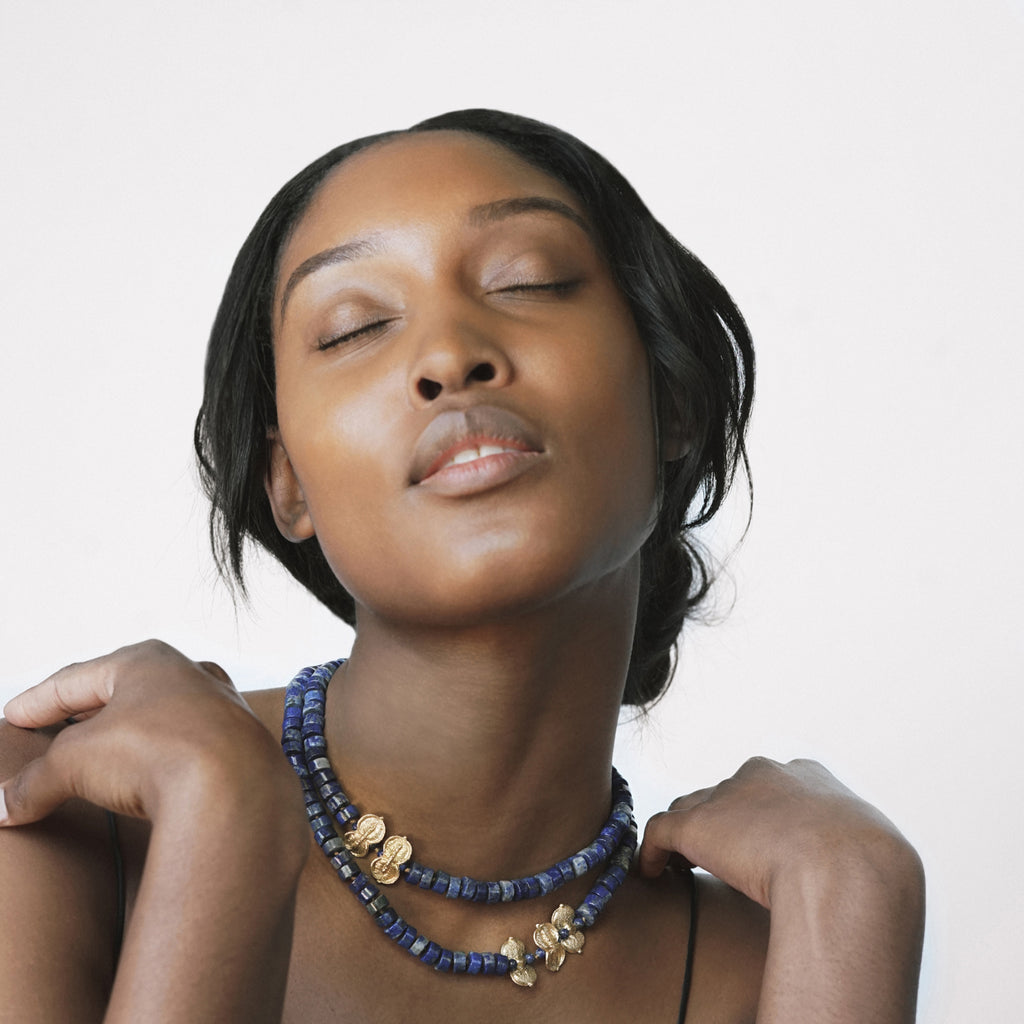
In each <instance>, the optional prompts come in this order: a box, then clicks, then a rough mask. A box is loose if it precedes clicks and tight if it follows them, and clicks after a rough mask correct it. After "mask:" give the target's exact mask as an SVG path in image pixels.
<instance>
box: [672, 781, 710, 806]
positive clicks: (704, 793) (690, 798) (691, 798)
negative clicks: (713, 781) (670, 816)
mask: <svg viewBox="0 0 1024 1024" xmlns="http://www.w3.org/2000/svg"><path fill="white" fill-rule="evenodd" d="M715 788H716V787H715V786H707V787H705V788H704V789H695V790H694V791H693V792H692V793H687V794H686V796H677V797H676V798H675V800H673V801H672V803H670V804H669V805H668V809H669V810H670V811H688V810H690V809H691V808H693V807H696V806H697V804H702V803H704V802H705V801H706V800H707V798H708V797H709V796H711V794H712V793H713V792H714V790H715Z"/></svg>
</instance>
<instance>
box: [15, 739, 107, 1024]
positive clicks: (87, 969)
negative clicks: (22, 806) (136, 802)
mask: <svg viewBox="0 0 1024 1024" xmlns="http://www.w3.org/2000/svg"><path fill="white" fill-rule="evenodd" d="M56 731H57V730H54V731H51V730H26V729H18V728H15V727H14V726H12V725H10V724H9V723H8V722H6V721H4V720H3V719H0V780H3V781H5V782H6V781H7V780H9V779H11V778H12V776H15V775H16V774H17V773H18V772H19V771H21V770H22V768H24V767H25V766H26V765H28V764H29V763H30V762H31V761H33V760H35V759H36V758H38V757H41V756H43V755H44V754H45V753H46V751H47V750H48V749H49V746H50V744H51V743H52V742H53V738H54V735H55V734H56ZM116 881H117V880H116V873H115V867H114V857H113V844H112V841H111V837H110V833H109V825H108V822H107V816H106V814H105V813H104V812H103V811H101V810H100V809H99V808H96V807H93V806H91V805H89V804H86V803H84V802H82V801H70V802H69V803H67V804H65V805H64V806H63V807H61V808H60V809H59V810H58V811H56V812H55V813H54V814H52V815H50V817H49V818H47V819H46V820H45V821H42V822H39V823H37V824H34V825H23V826H18V827H13V828H5V829H0V892H3V894H4V895H3V900H2V907H3V909H2V911H0V922H2V924H0V991H2V992H3V993H4V1009H3V1012H4V1013H5V1014H10V1015H11V1016H10V1018H9V1019H11V1020H14V1019H17V1020H26V1021H27V1020H32V1021H51V1020H52V1021H58V1020H60V1021H78V1020H82V1021H86V1020H99V1019H101V1018H102V1016H103V1011H104V1007H105V1006H106V1001H107V995H108V993H109V990H110V985H111V983H112V980H113V975H114V969H115V964H114V955H115V954H114V950H115V942H116V928H117V885H116Z"/></svg>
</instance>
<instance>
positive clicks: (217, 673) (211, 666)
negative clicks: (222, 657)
mask: <svg viewBox="0 0 1024 1024" xmlns="http://www.w3.org/2000/svg"><path fill="white" fill-rule="evenodd" d="M198 664H199V665H200V666H201V667H202V668H204V669H206V671H207V672H209V673H210V675H211V676H214V677H215V678H216V679H219V680H220V681H221V682H222V683H227V685H228V686H230V687H231V688H232V689H234V683H232V682H231V676H229V675H228V674H227V672H225V671H224V669H222V668H221V667H220V665H218V664H217V662H215V661H200V662H199V663H198Z"/></svg>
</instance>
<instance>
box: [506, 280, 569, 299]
mask: <svg viewBox="0 0 1024 1024" xmlns="http://www.w3.org/2000/svg"><path fill="white" fill-rule="evenodd" d="M581 283H582V282H581V281H578V280H573V281H516V282H514V283H513V284H508V285H505V286H504V287H503V288H499V289H498V291H499V293H512V294H515V293H516V292H548V293H550V294H552V295H558V296H562V295H569V294H571V293H572V292H573V291H575V290H576V289H577V288H578V287H579V286H580V284H581Z"/></svg>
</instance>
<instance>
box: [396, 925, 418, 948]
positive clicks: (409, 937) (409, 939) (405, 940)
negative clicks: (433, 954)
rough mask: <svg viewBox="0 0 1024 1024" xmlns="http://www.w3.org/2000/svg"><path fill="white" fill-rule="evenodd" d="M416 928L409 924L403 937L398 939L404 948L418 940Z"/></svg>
mask: <svg viewBox="0 0 1024 1024" xmlns="http://www.w3.org/2000/svg"><path fill="white" fill-rule="evenodd" d="M416 934H417V933H416V929H415V928H413V927H411V926H409V925H407V926H406V929H405V931H404V932H402V934H401V937H400V938H399V939H398V940H397V941H398V944H399V945H400V946H401V947H402V949H408V948H409V947H410V946H411V945H412V944H413V943H414V942H415V941H416Z"/></svg>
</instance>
